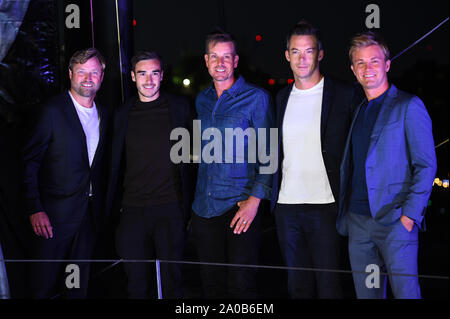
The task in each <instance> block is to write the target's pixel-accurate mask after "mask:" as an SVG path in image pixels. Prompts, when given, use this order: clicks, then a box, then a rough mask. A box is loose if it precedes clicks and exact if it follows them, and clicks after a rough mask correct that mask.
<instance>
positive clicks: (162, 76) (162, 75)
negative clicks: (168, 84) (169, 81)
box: [160, 70, 164, 81]
mask: <svg viewBox="0 0 450 319" xmlns="http://www.w3.org/2000/svg"><path fill="white" fill-rule="evenodd" d="M163 78H164V71H163V70H161V80H160V81H162V80H163Z"/></svg>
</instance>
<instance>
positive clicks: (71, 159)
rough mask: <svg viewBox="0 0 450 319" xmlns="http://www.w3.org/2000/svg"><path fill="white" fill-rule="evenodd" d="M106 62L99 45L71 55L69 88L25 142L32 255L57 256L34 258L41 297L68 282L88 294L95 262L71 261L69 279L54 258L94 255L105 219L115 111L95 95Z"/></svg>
mask: <svg viewBox="0 0 450 319" xmlns="http://www.w3.org/2000/svg"><path fill="white" fill-rule="evenodd" d="M104 70H105V62H104V58H103V57H102V56H101V54H100V53H99V52H98V51H97V50H96V49H95V48H90V49H85V50H81V51H78V52H76V53H75V54H74V55H73V56H72V58H71V59H70V62H69V77H70V83H71V87H70V90H69V91H68V92H64V93H62V94H60V95H58V96H56V97H54V98H52V99H50V100H49V101H48V102H47V103H46V104H45V105H44V107H43V109H42V112H41V113H40V116H39V118H38V121H37V124H36V127H35V128H34V130H33V132H32V135H31V137H30V139H29V140H28V142H27V143H26V145H25V147H24V170H25V171H24V184H25V185H24V186H25V197H26V201H27V210H28V213H29V214H30V222H31V226H32V228H33V231H34V233H35V235H37V236H36V237H34V239H33V247H32V256H33V257H34V258H35V259H41V260H42V259H43V260H55V261H54V262H47V261H46V262H36V263H34V264H33V265H32V276H31V283H32V285H31V286H32V287H31V288H32V294H33V297H35V298H51V297H54V296H56V295H57V294H58V292H60V291H61V290H60V289H61V288H64V286H63V285H62V284H63V283H64V282H65V283H66V287H65V288H68V289H67V290H66V292H67V297H76V298H84V297H86V294H87V288H88V279H89V263H86V262H83V263H81V262H80V263H75V265H74V266H71V267H69V268H66V271H67V270H69V274H68V275H71V277H70V278H68V277H67V278H66V280H64V278H63V275H64V267H63V266H64V265H63V263H61V262H57V261H56V260H62V259H67V260H77V259H81V260H87V259H91V258H92V255H93V250H94V245H95V241H96V238H97V234H98V232H99V230H100V226H101V225H102V224H103V214H102V212H103V211H102V210H103V203H104V188H105V186H106V185H105V183H104V181H105V176H106V175H105V173H106V171H105V169H104V165H103V161H104V156H103V155H104V153H105V152H104V150H105V144H106V141H105V139H106V136H107V130H108V121H109V116H108V110H107V109H106V108H105V107H103V106H102V105H100V104H96V103H95V101H94V98H95V96H96V93H97V91H98V90H99V88H100V85H101V83H102V80H103V74H104ZM68 283H69V285H68ZM61 286H62V287H61Z"/></svg>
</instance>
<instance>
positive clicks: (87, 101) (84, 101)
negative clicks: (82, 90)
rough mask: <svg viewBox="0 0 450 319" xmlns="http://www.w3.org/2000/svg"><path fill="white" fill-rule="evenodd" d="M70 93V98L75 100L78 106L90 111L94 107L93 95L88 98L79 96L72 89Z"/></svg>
mask: <svg viewBox="0 0 450 319" xmlns="http://www.w3.org/2000/svg"><path fill="white" fill-rule="evenodd" d="M70 93H72V96H73V98H74V99H75V101H77V102H78V104H80V105H81V106H83V107H87V108H89V109H90V108H91V107H92V106H93V105H94V98H95V95H93V96H90V97H85V96H81V95H79V94H78V93H77V92H75V91H74V90H72V89H70Z"/></svg>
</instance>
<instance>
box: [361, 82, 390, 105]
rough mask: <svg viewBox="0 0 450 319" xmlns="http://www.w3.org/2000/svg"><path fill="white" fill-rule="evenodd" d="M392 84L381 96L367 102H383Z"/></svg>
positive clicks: (370, 103)
mask: <svg viewBox="0 0 450 319" xmlns="http://www.w3.org/2000/svg"><path fill="white" fill-rule="evenodd" d="M389 89H390V86H389V87H388V89H387V90H386V91H384V93H383V94H381V95H380V96H378V97H376V98H374V99H373V100H370V101H368V102H367V103H368V104H369V105H373V104H381V103H382V102H383V99H384V97H385V96H386V94H387V92H388V91H389ZM366 101H367V97H366Z"/></svg>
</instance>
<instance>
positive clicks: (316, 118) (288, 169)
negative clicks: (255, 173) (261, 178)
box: [278, 78, 335, 204]
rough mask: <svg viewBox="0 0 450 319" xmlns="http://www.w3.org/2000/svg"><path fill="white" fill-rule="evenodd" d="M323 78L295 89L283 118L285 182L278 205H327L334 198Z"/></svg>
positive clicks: (283, 177) (283, 179)
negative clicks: (325, 152)
mask: <svg viewBox="0 0 450 319" xmlns="http://www.w3.org/2000/svg"><path fill="white" fill-rule="evenodd" d="M323 84H324V79H323V78H322V80H321V81H320V82H319V83H317V84H316V85H315V86H313V87H312V88H310V89H307V90H299V89H297V88H296V87H295V85H294V86H293V87H292V91H291V94H290V96H289V100H288V103H287V106H286V112H285V114H284V119H283V127H282V130H283V152H284V159H283V163H282V179H281V187H280V193H279V196H278V203H280V204H328V203H333V202H334V201H335V200H334V197H333V193H332V191H331V187H330V182H329V181H328V176H327V173H326V169H325V164H324V162H323V157H322V146H321V141H320V121H321V113H322V96H323Z"/></svg>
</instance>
